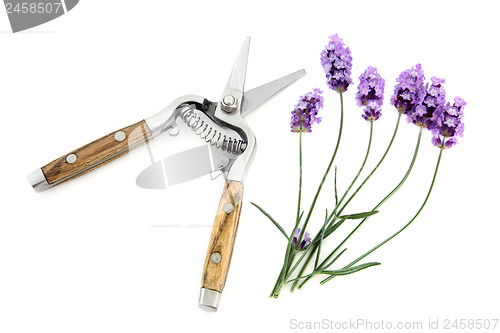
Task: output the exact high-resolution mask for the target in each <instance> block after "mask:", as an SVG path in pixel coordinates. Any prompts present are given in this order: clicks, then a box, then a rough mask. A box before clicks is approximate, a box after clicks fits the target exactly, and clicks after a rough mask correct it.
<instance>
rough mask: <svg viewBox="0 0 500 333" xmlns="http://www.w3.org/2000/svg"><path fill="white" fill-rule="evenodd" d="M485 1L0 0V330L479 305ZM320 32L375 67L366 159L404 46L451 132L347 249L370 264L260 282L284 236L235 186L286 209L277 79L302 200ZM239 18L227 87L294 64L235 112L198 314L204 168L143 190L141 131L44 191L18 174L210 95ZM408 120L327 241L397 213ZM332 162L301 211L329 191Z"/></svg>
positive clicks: (149, 326)
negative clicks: (213, 254)
mask: <svg viewBox="0 0 500 333" xmlns="http://www.w3.org/2000/svg"><path fill="white" fill-rule="evenodd" d="M493 4H494V2H493V1H475V2H470V1H467V2H465V1H439V2H438V1H419V2H412V3H411V4H409V3H407V2H401V1H366V2H354V1H353V2H347V1H344V2H340V1H317V2H316V1H308V2H304V3H301V4H297V3H296V2H271V1H247V2H236V1H226V2H214V1H182V2H180V1H179V2H175V3H174V2H167V1H159V0H158V1H140V2H137V1H116V0H115V1H111V0H108V1H88V0H87V1H81V2H80V3H79V4H78V5H77V6H76V7H75V8H74V9H73V10H72V11H70V12H69V13H68V14H66V15H64V16H63V17H61V18H58V19H56V20H54V21H52V22H49V23H47V24H45V25H42V26H39V27H36V28H33V29H31V30H29V31H26V32H24V33H18V34H12V33H10V32H9V29H10V26H9V23H8V19H7V16H6V15H4V14H0V30H1V31H2V33H1V34H0V112H1V115H2V117H1V118H0V119H1V124H2V131H0V133H1V134H0V135H1V141H0V142H1V144H2V146H1V147H2V163H1V164H0V168H1V169H0V174H1V175H2V182H1V186H0V191H1V192H0V193H1V196H2V198H1V204H0V205H1V209H0V216H1V218H0V332H6V333H7V332H8V333H11V332H167V331H168V332H172V331H194V330H203V331H215V330H218V331H220V332H230V331H235V330H237V331H255V330H259V331H261V330H266V331H279V332H282V331H288V330H292V331H293V329H292V328H293V327H291V325H290V321H291V320H293V319H296V320H297V321H300V322H311V321H320V320H323V319H328V320H333V321H338V322H345V321H349V320H356V319H367V320H370V321H373V322H380V321H382V320H384V321H385V322H387V321H390V322H394V323H395V322H398V321H412V322H413V321H421V322H423V325H424V328H426V327H427V323H428V320H429V319H432V320H436V319H439V320H440V325H442V324H444V320H446V319H452V320H453V319H456V318H458V319H486V318H498V317H499V312H498V310H499V300H498V298H499V290H498V281H499V278H500V276H499V272H498V251H499V249H500V246H499V242H498V235H499V232H500V227H499V224H498V222H499V218H498V215H497V211H498V191H497V188H498V186H499V185H500V184H499V181H498V163H497V159H496V158H495V155H496V154H497V152H498V142H497V140H498V138H497V134H496V133H497V127H498V125H497V122H498V105H497V104H498V93H497V89H498V87H497V86H498V78H499V77H500V73H499V70H498V65H497V61H498V59H499V52H498V47H497V38H496V33H497V32H498V31H499V24H498V20H497V17H496V16H497V15H496V12H495V10H494V9H493ZM334 33H338V34H339V35H340V36H341V37H342V38H344V41H345V42H346V43H347V44H348V45H349V46H350V48H351V51H352V56H353V59H354V60H353V77H354V79H355V84H357V77H358V76H359V75H360V74H361V73H362V71H364V69H365V68H366V66H368V65H373V66H376V67H378V69H379V71H380V73H381V74H382V76H383V77H384V78H385V79H386V98H385V104H384V108H383V116H382V118H381V119H380V120H379V121H378V122H377V123H376V125H375V134H374V143H373V145H374V147H373V150H372V155H371V159H370V160H369V162H368V165H367V167H366V168H367V170H370V168H371V167H373V165H374V163H375V162H376V161H377V160H378V158H379V157H380V156H381V153H382V152H383V150H384V149H385V146H386V145H387V143H388V139H389V138H390V135H391V134H392V129H393V126H394V124H395V122H396V111H395V109H394V108H393V107H391V106H390V105H389V97H390V94H391V93H392V90H393V86H394V83H395V79H396V77H397V75H398V74H399V73H400V72H401V71H402V70H404V69H406V68H409V67H411V66H413V65H415V64H416V63H418V62H420V63H422V65H423V68H424V70H425V73H426V77H427V78H428V79H430V77H431V76H433V75H436V76H438V77H442V78H445V79H446V89H447V96H448V100H450V101H451V100H452V98H453V97H455V96H457V95H460V96H461V97H463V98H464V99H465V100H466V101H467V102H468V104H467V107H466V109H465V114H466V118H465V121H466V131H465V137H464V138H463V139H462V140H460V143H459V145H457V146H456V147H453V149H450V150H448V151H445V152H444V156H443V161H442V165H441V170H440V174H439V176H438V180H437V182H436V185H435V188H434V192H433V194H432V196H431V201H430V202H429V203H428V206H427V207H426V208H425V210H424V212H423V213H422V214H421V216H420V217H419V218H418V219H417V221H416V222H415V223H414V224H413V225H412V226H411V227H410V228H409V229H407V230H406V231H405V232H404V233H403V234H401V235H400V236H399V237H398V238H396V239H395V240H394V241H392V242H391V243H389V244H388V245H386V246H385V247H383V248H382V249H380V250H379V251H377V252H375V253H374V254H372V255H371V256H370V257H369V258H367V260H369V261H378V262H381V263H382V265H381V266H378V267H375V268H370V269H368V270H365V271H363V272H360V273H357V274H355V275H352V276H348V277H341V278H336V279H334V280H333V281H331V282H330V283H328V284H327V285H324V286H320V285H319V281H320V279H313V280H312V281H310V282H309V283H308V285H306V286H305V287H304V288H303V289H302V290H301V291H296V292H294V293H293V294H291V293H289V292H288V290H284V291H283V292H282V294H281V296H280V297H279V298H278V299H271V298H269V297H268V295H269V292H270V291H271V288H272V286H273V284H274V281H275V279H276V277H277V274H278V272H279V270H280V266H281V263H282V258H283V253H284V249H285V239H284V238H283V237H282V235H281V234H280V233H279V232H278V231H277V230H276V229H275V228H274V226H273V225H272V224H271V223H270V222H269V221H267V220H266V218H265V217H264V216H263V215H261V214H260V213H259V212H258V211H257V210H256V209H255V208H254V207H252V206H251V205H250V202H257V203H259V204H260V205H262V206H263V207H264V208H266V209H268V210H269V212H270V213H271V214H272V215H274V216H275V218H276V219H278V220H279V221H280V222H281V223H282V225H283V226H284V227H285V228H286V230H287V231H289V230H290V229H291V228H292V224H293V217H294V214H295V208H294V207H295V203H296V188H297V172H298V165H297V147H298V146H297V144H298V136H297V135H295V134H292V133H290V132H289V116H290V111H291V110H292V109H293V105H294V104H295V103H296V101H297V100H298V97H299V95H301V94H303V93H305V92H307V91H309V90H311V89H312V88H313V87H319V88H321V89H323V90H325V109H324V110H323V111H322V116H323V122H322V123H321V124H320V125H318V126H316V127H315V128H314V131H313V133H312V134H308V135H305V137H304V168H305V170H304V206H308V205H309V204H310V201H311V199H312V194H313V193H314V190H315V188H316V186H317V184H318V182H319V180H320V177H321V175H322V173H323V170H324V169H325V167H326V165H327V162H328V160H329V158H330V154H331V153H332V151H333V148H334V145H335V140H336V133H337V128H338V120H339V111H340V107H339V101H338V95H337V94H336V93H334V92H333V91H331V90H328V89H327V87H326V85H325V84H324V81H325V80H324V75H323V72H322V68H321V66H320V63H319V53H320V52H321V50H322V48H323V47H324V46H325V45H326V44H327V42H328V36H329V35H331V34H334ZM245 36H251V37H252V44H251V52H250V60H249V64H248V76H247V87H248V88H253V87H255V86H257V85H259V84H262V83H265V82H267V81H270V80H272V79H275V78H277V77H279V76H282V75H285V74H288V73H289V72H293V71H295V70H298V69H300V68H305V69H306V70H307V72H308V75H307V76H306V77H304V78H303V79H302V80H300V81H299V82H297V83H296V84H295V85H294V86H292V87H290V88H289V89H288V90H286V91H285V92H284V93H282V94H281V95H280V96H278V97H276V98H275V99H274V100H272V101H271V102H269V103H267V104H266V105H264V106H263V107H261V108H260V109H259V110H257V111H256V112H254V113H253V114H252V115H251V116H249V117H248V118H247V119H248V122H249V124H250V125H251V126H252V128H253V130H254V132H255V134H256V136H257V139H258V144H259V147H258V150H257V154H256V156H255V159H254V161H253V164H252V166H251V169H250V171H249V175H248V178H247V181H246V187H245V196H244V198H245V206H244V208H243V214H242V217H241V223H240V228H239V233H238V239H237V242H236V247H235V251H234V256H233V261H232V266H231V271H230V274H229V278H228V281H227V284H226V287H225V290H224V293H223V298H222V301H221V304H220V309H219V311H218V312H217V313H216V314H213V313H205V312H203V311H201V310H199V309H198V306H197V298H198V292H199V286H200V278H201V271H202V266H203V261H204V258H205V251H206V246H207V242H208V238H209V234H210V227H209V225H210V224H211V222H212V220H213V217H214V216H213V215H214V213H215V210H216V206H217V204H218V201H219V195H220V192H221V189H222V184H223V180H222V179H221V178H218V179H217V180H215V181H213V182H212V181H210V180H209V178H208V177H205V178H203V179H199V180H196V181H193V182H190V183H186V184H183V185H179V186H176V187H172V188H169V189H168V190H165V191H147V190H143V189H141V188H139V187H137V186H136V185H135V177H136V175H137V174H138V173H139V172H140V171H141V170H142V169H143V168H144V167H145V166H147V165H148V163H149V157H148V155H147V150H145V149H144V148H142V149H138V150H137V151H135V152H133V153H131V154H129V156H127V157H123V158H121V159H120V160H117V161H114V162H113V163H111V164H108V165H106V166H104V167H102V168H100V169H98V170H95V171H93V172H92V173H89V174H86V175H84V176H82V177H80V178H79V179H77V180H74V181H71V182H68V183H65V184H63V185H61V186H58V187H56V188H53V189H51V190H50V191H47V192H44V193H39V194H37V193H35V192H34V191H33V190H32V189H31V186H30V185H29V183H28V182H27V179H26V175H27V174H28V173H29V172H31V171H32V170H34V169H36V168H37V167H40V166H42V165H44V164H46V163H47V162H49V161H51V160H52V159H54V158H56V157H59V156H61V155H63V154H65V153H67V152H69V151H71V150H72V149H74V148H77V147H79V146H81V145H83V144H85V143H87V142H90V141H92V140H93V139H96V138H98V137H100V136H102V135H104V134H106V133H109V132H110V131H113V130H115V129H118V128H121V127H124V126H127V125H129V124H132V123H134V122H136V121H139V120H141V119H143V118H144V117H147V116H149V115H151V114H153V113H155V112H156V111H158V110H160V109H161V108H163V107H164V106H165V105H167V104H168V103H169V102H170V101H171V100H173V99H174V98H176V97H178V96H181V95H184V94H189V93H194V94H199V95H202V96H206V97H207V98H209V99H212V100H216V99H218V98H219V95H220V93H221V91H222V88H223V86H224V84H225V81H226V79H227V75H228V74H229V71H230V69H231V67H232V63H233V60H234V57H235V56H236V54H237V52H238V50H239V47H240V45H241V42H242V41H243V38H244V37H245ZM355 91H356V87H355V86H351V87H350V88H349V90H348V92H347V93H346V94H345V113H346V114H345V128H344V137H343V142H342V146H341V150H340V152H339V155H338V157H337V164H338V174H339V180H338V186H339V190H343V189H345V188H346V186H347V185H348V184H349V182H350V179H352V177H353V176H354V175H355V173H356V170H357V169H358V168H359V165H360V163H361V161H362V158H363V154H364V151H365V147H366V141H367V138H368V129H369V128H368V123H367V122H365V121H364V120H363V119H362V118H361V117H360V115H361V110H360V109H359V108H358V107H357V106H356V105H355V103H354V94H355ZM417 132H418V130H417V128H416V127H415V126H413V125H411V124H406V122H405V121H403V122H402V124H401V127H400V131H399V133H398V137H397V141H396V143H395V145H394V147H393V150H392V151H391V152H390V154H389V156H388V157H387V160H386V161H385V162H384V164H383V165H382V167H381V168H380V170H379V171H378V172H377V173H376V174H375V176H374V179H373V181H370V182H369V183H368V184H367V185H366V187H365V189H364V191H363V193H362V194H361V195H360V196H359V197H357V198H356V199H355V200H353V201H352V205H351V206H349V208H348V209H347V210H346V212H359V211H363V210H370V209H371V207H373V206H374V205H375V204H376V203H377V202H378V201H379V200H380V199H381V198H382V196H384V195H385V194H386V193H387V192H388V191H389V190H390V189H391V188H392V187H394V185H395V184H397V182H398V180H399V179H400V177H401V176H402V175H403V174H404V172H405V170H406V167H407V165H408V164H409V161H410V160H411V156H412V153H413V149H414V144H415V141H416V138H417ZM189 135H191V134H186V136H189ZM430 139H431V136H430V133H424V137H423V142H422V147H421V150H420V153H419V158H418V160H417V164H416V166H415V170H414V172H413V173H412V175H411V177H410V178H409V180H408V182H407V183H406V184H405V186H404V187H403V188H402V190H401V191H400V192H399V193H398V194H397V195H396V196H395V197H394V198H393V199H392V200H390V201H389V202H388V203H387V204H386V205H384V206H383V207H382V210H381V212H380V213H379V215H378V216H376V217H373V218H372V219H371V220H369V223H367V225H366V228H365V229H363V231H364V232H360V233H359V234H357V235H356V237H355V238H353V239H352V241H351V242H350V243H348V250H347V252H346V258H345V260H348V259H352V258H354V257H355V256H356V255H359V254H360V253H361V251H363V250H366V249H368V248H369V247H371V246H373V245H374V244H376V243H377V242H378V241H380V240H382V239H383V238H385V237H386V236H388V235H390V234H391V232H393V231H395V230H397V228H398V226H401V225H403V224H404V223H406V221H408V219H409V218H410V217H411V216H413V214H414V213H415V212H416V210H417V208H418V207H419V205H420V203H421V202H422V200H423V198H424V196H425V193H426V190H427V187H428V185H429V183H430V180H431V176H432V172H433V168H434V165H435V161H436V159H437V155H438V149H437V148H435V147H433V146H432V145H431V143H430ZM179 140H181V141H182V140H183V139H177V141H176V140H174V139H170V138H159V139H158V143H156V144H155V145H153V147H152V149H154V153H155V156H156V157H157V158H158V159H160V158H162V157H164V156H166V155H162V154H164V153H165V152H164V151H163V150H162V149H164V148H163V147H164V146H170V147H178V145H177V143H178V142H179ZM195 142H196V141H195ZM365 174H366V172H365ZM332 180H333V178H332V177H330V178H329V181H328V183H327V185H326V187H325V192H324V194H325V197H324V198H323V199H321V200H320V201H319V202H318V206H317V208H318V209H317V211H316V212H317V214H316V215H315V216H314V217H315V219H314V221H313V222H311V231H314V230H317V228H318V223H320V219H321V217H322V216H323V214H324V209H325V208H327V207H329V208H330V209H331V203H332V201H331V200H332V198H333V190H332ZM200 224H201V225H204V227H203V226H202V227H197V228H193V227H189V226H190V225H200ZM176 225H177V227H176ZM328 246H329V248H331V247H332V246H334V242H329V243H328V244H327V245H325V248H326V247H328ZM498 329H500V328H499V327H497V330H498Z"/></svg>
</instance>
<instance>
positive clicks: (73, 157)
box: [66, 154, 78, 164]
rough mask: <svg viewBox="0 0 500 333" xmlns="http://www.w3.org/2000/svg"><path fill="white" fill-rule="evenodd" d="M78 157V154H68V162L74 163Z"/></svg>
mask: <svg viewBox="0 0 500 333" xmlns="http://www.w3.org/2000/svg"><path fill="white" fill-rule="evenodd" d="M77 159H78V156H76V154H69V155H68V156H66V163H68V164H73V163H75V162H76V160H77Z"/></svg>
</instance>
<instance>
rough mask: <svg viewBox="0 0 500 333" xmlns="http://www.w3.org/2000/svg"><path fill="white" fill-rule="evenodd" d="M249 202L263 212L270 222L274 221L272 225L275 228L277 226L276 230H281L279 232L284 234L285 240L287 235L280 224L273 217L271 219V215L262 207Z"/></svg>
mask: <svg viewBox="0 0 500 333" xmlns="http://www.w3.org/2000/svg"><path fill="white" fill-rule="evenodd" d="M251 204H252V205H254V206H255V207H257V209H258V210H260V212H261V213H262V214H264V215H265V216H266V217H267V218H268V219H269V220H271V222H273V223H274V225H275V226H276V228H278V230H279V231H281V233H282V234H283V235H284V236H285V238H286V240H289V238H288V235H287V234H286V232H285V230H284V229H283V228H282V227H281V226H280V224H279V223H278V222H276V220H275V219H273V218H272V217H271V215H269V214H268V213H267V212H266V211H265V210H264V209H262V208H261V207H259V205H257V204H256V203H253V202H251Z"/></svg>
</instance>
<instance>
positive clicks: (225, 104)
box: [221, 95, 238, 113]
mask: <svg viewBox="0 0 500 333" xmlns="http://www.w3.org/2000/svg"><path fill="white" fill-rule="evenodd" d="M221 109H222V110H224V111H225V112H227V113H231V112H234V111H236V110H237V109H238V100H237V99H236V97H234V96H233V95H226V96H224V97H223V98H222V103H221Z"/></svg>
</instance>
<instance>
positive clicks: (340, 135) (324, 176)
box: [291, 92, 344, 291]
mask: <svg viewBox="0 0 500 333" xmlns="http://www.w3.org/2000/svg"><path fill="white" fill-rule="evenodd" d="M339 95H340V126H339V133H338V138H337V144H336V145H335V150H334V152H333V155H332V158H331V159H330V163H329V164H328V167H327V168H326V171H325V174H324V175H323V179H322V180H321V183H320V184H319V186H318V190H317V191H316V195H315V196H314V199H313V201H312V203H311V207H310V208H309V212H308V213H307V216H306V219H305V220H304V226H303V228H302V230H301V232H300V236H299V237H298V239H297V242H301V241H302V237H303V236H304V233H305V231H306V227H307V224H308V223H309V219H310V218H311V214H312V212H313V209H314V206H315V205H316V201H317V200H318V196H319V193H320V192H321V188H322V187H323V184H324V183H325V180H326V177H327V176H328V173H329V172H330V169H331V167H332V165H333V161H334V160H335V156H337V152H338V149H339V146H340V140H341V138H342V128H343V124H344V97H343V93H342V92H341V93H339ZM312 247H313V246H311V245H310V246H309V247H308V248H307V249H306V250H305V251H304V254H303V255H302V257H301V258H303V257H304V256H305V254H306V253H307V252H309V251H310V249H311V248H312ZM294 267H296V266H294ZM303 269H305V268H303ZM303 269H302V272H303ZM301 274H302V273H299V275H301ZM297 282H298V280H297V281H295V282H294V283H293V285H292V288H291V290H292V291H293V289H294V288H295V286H296V285H297Z"/></svg>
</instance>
